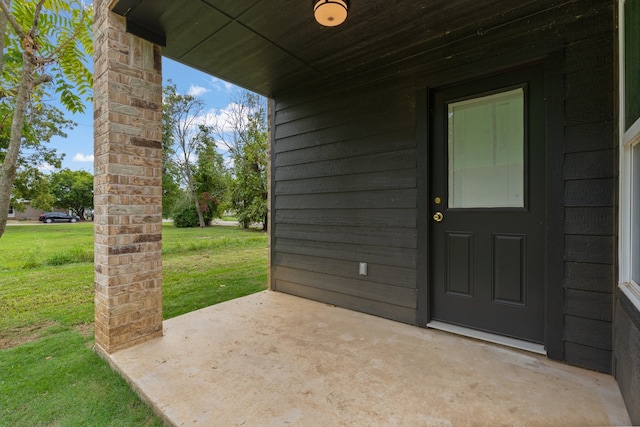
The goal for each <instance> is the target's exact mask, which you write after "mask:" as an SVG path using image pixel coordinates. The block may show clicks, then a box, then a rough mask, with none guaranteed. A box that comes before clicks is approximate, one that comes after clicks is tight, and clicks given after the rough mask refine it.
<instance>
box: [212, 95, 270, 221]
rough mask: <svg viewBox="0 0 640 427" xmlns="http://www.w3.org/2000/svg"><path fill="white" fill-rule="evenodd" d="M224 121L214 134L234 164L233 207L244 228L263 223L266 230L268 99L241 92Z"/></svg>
mask: <svg viewBox="0 0 640 427" xmlns="http://www.w3.org/2000/svg"><path fill="white" fill-rule="evenodd" d="M230 107H231V108H230V109H229V114H228V115H227V116H226V117H227V118H226V119H225V120H222V121H220V122H219V123H216V125H215V128H214V132H215V134H216V136H217V138H218V139H219V140H220V141H222V142H223V143H224V145H225V146H226V147H227V149H228V151H229V155H230V156H231V160H232V161H233V166H232V171H233V177H232V180H231V184H230V203H231V207H232V208H233V209H234V210H235V212H236V215H237V217H238V221H239V223H240V225H241V226H242V227H243V228H248V227H250V226H251V224H253V223H259V222H261V223H262V227H263V229H264V230H266V229H267V196H268V192H267V160H268V159H267V148H268V126H267V108H266V99H265V98H263V97H261V96H259V95H257V94H255V93H251V92H249V91H242V92H240V94H239V95H238V96H237V97H236V99H235V102H234V103H232V104H231V106H230Z"/></svg>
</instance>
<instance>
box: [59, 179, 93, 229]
mask: <svg viewBox="0 0 640 427" xmlns="http://www.w3.org/2000/svg"><path fill="white" fill-rule="evenodd" d="M50 186H51V193H52V194H53V197H54V199H55V201H54V205H55V206H58V207H65V208H69V209H71V211H73V213H74V214H76V215H78V216H79V217H80V218H84V211H85V208H91V207H93V175H91V174H90V173H89V172H87V171H72V170H69V169H62V170H61V171H60V172H57V173H54V174H52V175H51V178H50Z"/></svg>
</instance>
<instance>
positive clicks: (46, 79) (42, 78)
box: [33, 74, 53, 88]
mask: <svg viewBox="0 0 640 427" xmlns="http://www.w3.org/2000/svg"><path fill="white" fill-rule="evenodd" d="M50 81H53V78H51V76H50V75H48V74H43V75H42V76H40V77H38V78H37V79H34V80H33V87H34V88H35V87H37V86H38V85H41V84H43V83H49V82H50Z"/></svg>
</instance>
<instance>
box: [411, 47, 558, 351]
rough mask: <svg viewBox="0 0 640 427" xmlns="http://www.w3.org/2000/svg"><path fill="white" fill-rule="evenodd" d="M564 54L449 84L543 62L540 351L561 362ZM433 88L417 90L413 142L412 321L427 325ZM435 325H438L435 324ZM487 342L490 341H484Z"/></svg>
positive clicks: (554, 53)
mask: <svg viewBox="0 0 640 427" xmlns="http://www.w3.org/2000/svg"><path fill="white" fill-rule="evenodd" d="M563 62H564V53H563V52H562V51H556V52H552V53H550V54H548V55H547V56H546V57H545V58H542V59H541V60H536V61H531V62H530V63H528V64H526V65H523V66H518V67H514V68H509V69H502V70H492V71H490V72H488V73H486V74H483V75H479V76H475V77H474V78H470V79H465V81H459V82H451V84H452V85H453V84H462V83H465V82H468V81H473V80H477V79H481V78H484V77H488V76H491V75H493V74H502V73H504V72H509V71H513V70H517V69H521V68H527V67H529V66H532V65H536V64H540V63H543V64H544V91H545V93H544V96H545V100H546V102H545V112H544V117H545V123H546V129H545V159H544V167H545V187H544V190H545V227H546V228H545V255H544V269H545V272H544V292H545V296H544V302H545V307H544V335H545V336H544V350H546V354H547V357H549V358H551V359H556V360H563V358H564V345H563V330H564V316H563V310H564V292H563V283H564V179H563V153H564V140H563V124H562V123H563V117H564V108H563V101H562V97H563V93H564V78H563V73H562V65H563ZM433 90H434V88H431V87H427V88H425V89H421V90H419V91H418V93H417V94H416V103H417V105H416V114H417V123H416V142H417V157H418V170H417V178H418V184H417V188H418V199H417V209H418V224H417V226H418V251H417V252H418V259H419V262H418V268H417V280H418V283H417V295H416V300H417V301H416V302H417V309H416V325H417V326H420V327H423V328H426V327H429V326H428V324H429V323H430V322H431V313H430V304H431V301H430V297H429V295H430V291H431V286H432V284H431V283H430V279H429V277H430V270H429V267H430V266H429V260H430V255H431V254H430V248H429V247H430V235H429V234H430V233H429V228H430V217H429V215H428V213H429V200H430V199H429V176H430V173H431V171H430V167H429V161H430V158H429V151H430V150H429V147H430V144H431V142H432V141H431V137H430V132H429V130H430V128H431V123H430V121H431V109H432V106H431V105H430V104H429V102H430V99H431V98H432V97H431V95H432V92H433ZM436 324H437V323H436ZM488 341H489V340H488Z"/></svg>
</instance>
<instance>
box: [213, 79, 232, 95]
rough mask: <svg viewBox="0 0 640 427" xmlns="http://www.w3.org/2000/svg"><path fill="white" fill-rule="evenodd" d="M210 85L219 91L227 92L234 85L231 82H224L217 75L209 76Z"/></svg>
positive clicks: (230, 90)
mask: <svg viewBox="0 0 640 427" xmlns="http://www.w3.org/2000/svg"><path fill="white" fill-rule="evenodd" d="M210 84H211V86H212V87H213V88H214V89H216V90H217V91H219V92H229V93H231V92H232V91H233V89H234V88H235V86H234V85H233V84H232V83H229V82H225V81H224V80H222V79H219V78H217V77H211V82H210Z"/></svg>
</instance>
